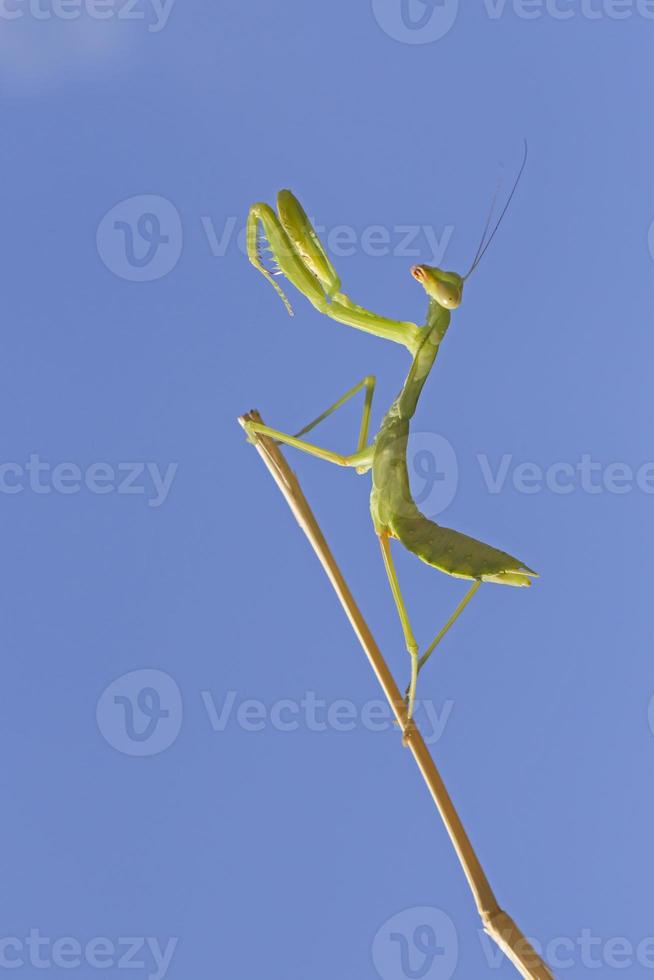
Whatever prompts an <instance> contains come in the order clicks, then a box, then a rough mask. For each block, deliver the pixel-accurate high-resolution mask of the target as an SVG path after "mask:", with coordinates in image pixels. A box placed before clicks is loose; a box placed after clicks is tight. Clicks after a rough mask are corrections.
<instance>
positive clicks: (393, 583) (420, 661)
mask: <svg viewBox="0 0 654 980" xmlns="http://www.w3.org/2000/svg"><path fill="white" fill-rule="evenodd" d="M379 544H380V547H381V552H382V558H383V560H384V567H385V569H386V574H387V576H388V581H389V584H390V587H391V592H392V594H393V599H394V600H395V606H396V608H397V612H398V615H399V617H400V623H401V625H402V632H403V633H404V641H405V643H406V647H407V650H408V652H409V656H410V657H411V679H410V681H409V685H408V687H407V689H406V692H405V698H406V703H407V727H406V729H405V731H404V742H405V744H406V741H407V738H408V737H409V734H410V727H409V726H410V724H411V722H412V721H413V711H414V707H415V699H416V688H417V684H418V675H419V673H420V671H421V670H422V668H423V667H424V666H425V664H426V663H427V661H428V660H429V658H430V657H431V655H432V653H433V652H434V650H435V649H436V647H437V646H438V644H439V643H440V642H441V640H442V639H443V637H444V636H445V635H446V634H447V633H449V631H450V630H451V628H452V627H453V626H454V624H455V623H456V621H457V619H458V618H459V616H460V615H461V613H462V612H463V610H464V609H465V608H466V606H467V605H468V603H469V602H470V600H471V599H472V597H473V596H474V594H475V592H476V591H477V590H478V588H479V586H480V585H481V582H479V581H475V582H473V583H472V585H471V586H470V588H469V589H468V591H467V592H466V594H465V596H464V597H463V599H462V600H461V601H460V602H459V604H458V606H457V607H456V609H455V610H454V612H453V613H452V615H451V616H450V618H449V619H448V620H447V622H446V623H445V625H444V626H443V627H441V629H440V630H439V631H438V633H437V634H436V637H435V639H434V640H433V641H432V642H431V643H430V645H429V646H428V647H427V649H426V650H425V652H424V653H423V654H422V656H421V657H419V656H418V644H417V643H416V640H415V637H414V635H413V630H412V628H411V624H410V622H409V615H408V613H407V609H406V606H405V604H404V599H403V598H402V592H401V590H400V583H399V579H398V577H397V572H396V570H395V564H394V562H393V556H392V554H391V546H390V541H389V537H388V535H387V534H380V535H379Z"/></svg>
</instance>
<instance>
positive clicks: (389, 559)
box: [379, 533, 418, 739]
mask: <svg viewBox="0 0 654 980" xmlns="http://www.w3.org/2000/svg"><path fill="white" fill-rule="evenodd" d="M379 546H380V548H381V553H382V558H383V561H384V568H385V569H386V575H387V576H388V583H389V585H390V587H391V593H392V594H393V599H394V600H395V606H396V608H397V612H398V616H399V617H400V623H401V625H402V632H403V633H404V642H405V643H406V648H407V651H408V653H409V656H410V657H411V680H410V682H409V687H408V689H407V698H406V700H407V726H406V728H405V730H404V736H405V739H406V737H407V735H408V733H409V730H410V726H411V723H412V721H413V709H414V706H415V700H416V685H417V682H418V644H417V643H416V639H415V637H414V635H413V630H412V629H411V623H410V622H409V614H408V613H407V610H406V606H405V605H404V599H403V598H402V591H401V589H400V582H399V579H398V577H397V572H396V570H395V564H394V562H393V556H392V554H391V545H390V541H389V538H388V534H385V533H383V534H380V535H379Z"/></svg>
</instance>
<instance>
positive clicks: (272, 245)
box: [246, 153, 536, 722]
mask: <svg viewBox="0 0 654 980" xmlns="http://www.w3.org/2000/svg"><path fill="white" fill-rule="evenodd" d="M525 162H526V153H525V159H524V160H523V163H522V167H521V169H520V172H519V174H518V178H517V180H516V181H515V184H514V186H513V189H512V191H511V194H510V196H509V199H508V201H507V204H506V206H505V208H504V210H503V211H502V214H501V215H500V217H499V219H498V221H497V222H496V224H495V227H494V229H493V231H492V233H491V234H490V235H488V230H489V225H490V216H489V220H488V222H487V224H486V228H485V229H484V234H483V235H482V239H481V242H480V245H479V248H478V249H477V254H476V256H475V259H474V261H473V263H472V266H471V268H470V270H469V272H468V273H467V274H466V276H461V275H459V274H458V273H456V272H446V271H444V270H443V269H439V268H436V267H433V266H428V265H415V266H413V268H412V269H411V274H412V275H413V277H414V279H416V281H417V282H418V283H420V285H421V286H422V287H423V289H424V290H425V293H426V294H427V299H428V308H427V317H426V321H425V324H424V326H422V327H419V326H418V325H417V324H415V323H411V322H408V321H400V320H391V319H388V318H386V317H382V316H378V315H377V314H376V313H372V312H370V311H369V310H366V309H364V308H363V307H361V306H357V305H356V304H355V303H353V302H352V301H351V300H350V299H349V298H348V296H346V295H345V294H344V293H343V292H342V291H341V282H340V279H339V277H338V275H337V273H336V271H335V269H334V267H333V266H332V263H331V262H330V260H329V257H328V256H327V253H326V252H325V250H324V248H323V246H322V244H321V242H320V239H319V238H318V236H317V234H316V232H315V230H314V229H313V227H312V225H311V223H310V221H309V219H308V217H307V215H306V213H305V212H304V209H303V208H302V206H301V204H300V202H299V201H298V200H297V198H296V197H295V196H294V195H293V194H292V193H291V191H289V190H283V191H281V192H280V193H279V195H278V198H277V213H275V211H273V209H272V208H271V207H270V206H269V205H267V204H263V203H259V204H255V205H253V207H252V208H251V209H250V212H249V215H248V223H247V250H248V257H249V259H250V261H251V262H252V264H253V265H254V266H255V268H256V269H258V271H259V272H260V273H262V275H264V276H265V278H266V279H267V280H268V281H269V282H270V283H271V284H272V286H273V287H274V288H275V290H276V291H277V293H278V295H279V296H280V298H281V299H282V301H283V302H284V304H285V306H286V308H287V310H288V312H289V313H290V314H291V315H292V308H291V305H290V303H289V301H288V299H287V298H286V296H285V294H284V292H283V291H282V289H281V287H280V286H279V285H278V283H277V282H276V281H275V278H273V277H274V276H277V275H283V276H285V277H286V279H288V281H289V282H290V283H292V285H293V286H295V288H296V289H298V290H299V291H300V292H301V293H302V294H303V295H304V296H305V297H306V298H307V299H308V300H309V301H310V302H311V303H312V304H313V306H314V307H316V309H318V310H319V311H320V312H321V313H324V314H325V315H326V316H329V317H331V318H332V319H334V320H337V321H339V322H341V323H344V324H347V325H348V326H351V327H355V328H357V329H359V330H363V331H365V332H367V333H370V334H374V335H375V336H377V337H381V338H383V339H385V340H391V341H393V342H394V343H397V344H401V345H402V346H404V347H405V348H406V349H407V350H408V352H409V354H410V355H411V366H410V368H409V371H408V374H407V376H406V379H405V381H404V384H403V386H402V389H401V391H400V393H399V394H398V396H397V397H396V398H395V400H394V401H393V403H392V405H391V406H390V408H389V409H388V411H387V413H386V415H385V416H384V418H383V420H382V422H381V425H380V427H379V430H378V432H377V434H376V435H375V437H374V438H373V439H372V440H370V439H369V427H370V413H371V408H372V400H373V394H374V389H375V378H374V377H372V376H369V377H366V378H364V379H363V380H362V381H360V382H359V383H358V384H356V385H355V386H354V387H353V388H350V389H349V391H347V392H346V393H345V394H344V395H343V396H342V397H341V398H339V399H338V400H337V401H336V402H334V404H333V405H330V406H329V408H327V409H326V410H325V411H324V412H322V413H321V414H320V415H318V416H317V418H315V419H313V421H311V422H309V423H308V425H305V426H304V428H302V429H300V431H299V432H297V433H295V434H294V435H291V434H289V433H286V432H282V431H280V430H278V429H275V428H271V427H270V426H267V425H263V424H262V423H258V422H253V421H250V422H248V423H247V426H246V427H247V428H248V430H249V431H250V432H258V433H261V434H263V435H266V436H269V437H271V438H273V439H275V440H277V441H278V442H280V443H283V444H285V445H289V446H292V447H295V448H296V449H300V450H302V451H304V452H306V453H309V454H311V455H312V456H316V457H318V458H320V459H323V460H326V461H328V462H331V463H335V464H337V465H339V466H346V467H352V468H353V469H354V470H355V471H356V472H357V473H360V474H362V473H368V472H371V473H372V494H371V500H370V510H371V515H372V521H373V526H374V529H375V533H376V534H377V537H378V539H379V545H380V549H381V555H382V560H383V563H384V567H385V569H386V574H387V576H388V581H389V585H390V589H391V593H392V596H393V599H394V601H395V605H396V607H397V612H398V615H399V619H400V623H401V626H402V631H403V634H404V641H405V644H406V648H407V651H408V653H409V656H410V660H411V674H410V680H409V684H408V688H407V707H408V712H407V717H408V719H409V722H410V721H411V718H412V714H413V709H414V704H415V697H416V685H417V680H418V674H419V672H420V670H421V669H422V667H423V666H424V664H425V663H426V662H427V660H428V659H429V657H430V656H431V654H432V653H433V651H434V650H435V648H436V647H437V646H438V644H439V643H440V642H441V640H442V639H443V637H444V636H445V634H446V633H447V632H448V631H449V629H450V628H451V627H452V626H453V624H454V623H455V622H456V620H457V619H458V617H459V616H460V615H461V613H462V612H463V610H464V609H465V607H466V606H467V604H468V603H469V601H470V599H471V598H472V596H473V595H474V594H475V592H476V591H477V590H478V588H479V587H480V585H481V584H482V583H483V582H492V583H496V584H499V585H510V586H528V585H530V584H531V579H532V578H533V577H534V576H536V573H535V572H533V571H532V570H531V569H530V568H528V567H527V566H526V565H525V564H524V563H523V562H521V561H519V560H518V559H517V558H514V557H512V556H511V555H509V554H507V553H506V552H504V551H500V550H498V549H497V548H494V547H492V546H491V545H488V544H484V543H483V542H482V541H477V540H476V539H474V538H471V537H468V536H467V535H465V534H462V533H461V532H460V531H456V530H453V529H451V528H447V527H442V526H441V525H439V524H436V523H435V522H434V521H431V520H429V519H428V518H427V517H425V516H424V515H423V514H422V513H421V512H420V510H419V509H418V507H417V505H416V503H415V502H414V499H413V497H412V494H411V488H410V485H409V473H408V468H407V445H408V439H409V427H410V423H411V419H412V418H413V416H414V414H415V412H416V408H417V405H418V400H419V398H420V395H421V392H422V389H423V387H424V384H425V382H426V380H427V378H428V376H429V374H430V371H431V369H432V367H433V365H434V362H435V360H436V356H437V355H438V352H439V350H440V346H441V343H442V341H443V338H444V337H445V334H446V333H447V330H448V327H449V325H450V319H451V313H452V310H455V309H456V308H457V307H458V306H459V305H460V304H461V301H462V298H463V289H464V283H465V280H466V279H467V278H468V276H469V275H470V274H471V272H472V271H473V270H474V269H475V268H476V267H477V265H478V264H479V262H480V261H481V258H482V257H483V255H484V253H485V251H486V249H487V248H488V246H489V245H490V243H491V241H492V239H493V237H494V235H495V233H496V231H497V229H498V227H499V225H500V223H501V221H502V218H503V217H504V214H505V213H506V210H507V208H508V206H509V204H510V202H511V199H512V197H513V194H514V193H515V190H516V187H517V184H518V181H519V179H520V176H521V175H522V171H523V170H524V166H525ZM491 213H492V209H491ZM260 227H261V228H262V229H263V236H264V241H266V242H267V243H268V248H269V250H270V252H271V254H272V259H273V268H272V269H269V268H268V267H267V266H266V265H265V264H264V260H263V256H262V252H261V240H260V238H259V228H260ZM359 391H365V395H364V404H363V413H362V417H361V424H360V427H359V435H358V440H357V447H356V450H355V452H354V453H350V454H341V453H336V452H333V451H332V450H329V449H325V448H323V447H320V446H318V445H316V444H315V443H313V442H308V441H307V440H306V439H305V438H304V437H305V436H306V435H307V434H308V433H309V432H311V431H312V430H313V429H314V428H315V427H316V426H318V425H319V424H320V422H322V421H324V419H326V418H327V417H328V416H329V415H331V414H332V413H333V412H335V411H337V409H339V408H340V407H341V406H342V405H344V404H345V403H346V402H348V401H349V400H350V399H351V398H352V397H353V396H354V395H356V394H357V392H359ZM393 539H395V540H397V541H399V542H400V543H401V544H403V545H404V547H405V548H407V549H408V550H409V551H410V552H412V553H413V554H414V555H416V556H417V557H418V558H420V559H421V560H422V561H423V562H426V564H428V565H431V566H432V567H433V568H438V569H439V570H440V571H442V572H445V573H446V574H447V575H451V576H454V577H455V578H461V579H467V580H469V581H471V582H472V585H471V586H470V588H469V590H468V592H467V593H466V595H465V596H464V598H463V599H462V600H461V602H460V603H459V605H458V606H457V607H456V609H455V610H454V612H453V614H452V615H451V616H450V618H449V619H448V621H447V622H446V623H445V625H444V626H443V627H442V629H441V630H439V632H438V634H437V635H436V637H435V639H434V640H433V641H432V643H431V644H430V645H429V646H428V647H427V648H426V650H425V651H424V652H423V653H422V655H421V654H420V652H419V647H418V644H417V642H416V639H415V636H414V634H413V630H412V628H411V624H410V621H409V616H408V613H407V609H406V604H405V602H404V598H403V596H402V592H401V589H400V583H399V579H398V576H397V572H396V569H395V565H394V562H393V557H392V553H391V544H390V542H391V540H393Z"/></svg>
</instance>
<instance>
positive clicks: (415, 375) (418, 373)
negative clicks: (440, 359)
mask: <svg viewBox="0 0 654 980" xmlns="http://www.w3.org/2000/svg"><path fill="white" fill-rule="evenodd" d="M449 325H450V311H449V310H446V309H445V308H444V307H442V306H439V305H438V303H436V302H435V300H431V301H430V304H429V313H428V315H427V323H426V325H425V327H424V328H423V333H424V337H423V338H422V342H421V343H420V346H419V347H418V349H417V350H416V353H415V354H414V357H413V363H412V364H411V367H410V368H409V373H408V374H407V377H406V381H405V382H404V385H403V387H402V391H401V392H400V394H399V396H398V399H397V406H398V409H399V413H400V416H401V417H402V418H405V419H410V418H412V417H413V415H414V414H415V411H416V407H417V405H418V399H419V398H420V393H421V392H422V389H423V387H424V384H425V381H426V380H427V378H428V377H429V372H430V371H431V369H432V366H433V364H434V361H435V360H436V355H437V354H438V348H439V346H440V342H441V340H442V339H443V337H444V336H445V333H446V331H447V328H448V327H449Z"/></svg>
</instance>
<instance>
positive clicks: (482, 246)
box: [463, 140, 528, 281]
mask: <svg viewBox="0 0 654 980" xmlns="http://www.w3.org/2000/svg"><path fill="white" fill-rule="evenodd" d="M527 156H528V146H527V140H525V149H524V153H523V156H522V163H521V164H520V170H519V171H518V176H517V177H516V179H515V181H514V182H513V187H512V188H511V193H510V194H509V198H508V200H507V202H506V204H505V205H504V207H503V208H502V213H501V215H500V216H499V218H498V219H497V222H496V224H495V227H494V228H493V230H492V232H491V234H490V236H489V238H488V239H487V240H486V235H487V234H488V229H489V228H490V223H491V218H492V217H493V211H494V210H495V203H496V201H497V195H498V193H499V189H500V184H501V180H500V181H498V184H497V187H496V188H495V193H494V194H493V200H492V201H491V206H490V211H489V212H488V218H487V219H486V224H485V226H484V231H483V234H482V236H481V241H480V242H479V248H478V249H477V253H476V255H475V257H474V259H473V260H472V265H471V266H470V268H469V269H468V271H467V272H466V274H465V276H464V277H463V279H464V281H465V280H466V279H467V278H468V277H469V276H470V275H472V273H473V272H474V271H475V269H476V268H477V266H478V265H479V263H480V262H481V260H482V259H483V257H484V255H485V254H486V251H487V249H488V246H489V245H490V243H491V242H492V241H493V239H494V238H495V235H496V234H497V230H498V228H499V227H500V225H501V224H502V219H503V218H504V215H505V214H506V212H507V211H508V210H509V205H510V204H511V201H512V200H513V195H514V194H515V192H516V190H517V189H518V184H519V183H520V178H521V177H522V175H523V173H524V169H525V167H526V165H527Z"/></svg>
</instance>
